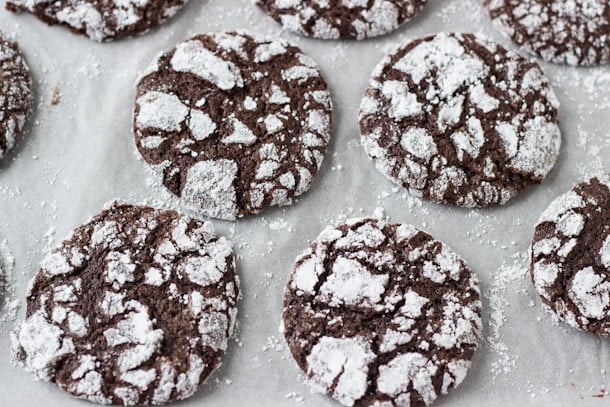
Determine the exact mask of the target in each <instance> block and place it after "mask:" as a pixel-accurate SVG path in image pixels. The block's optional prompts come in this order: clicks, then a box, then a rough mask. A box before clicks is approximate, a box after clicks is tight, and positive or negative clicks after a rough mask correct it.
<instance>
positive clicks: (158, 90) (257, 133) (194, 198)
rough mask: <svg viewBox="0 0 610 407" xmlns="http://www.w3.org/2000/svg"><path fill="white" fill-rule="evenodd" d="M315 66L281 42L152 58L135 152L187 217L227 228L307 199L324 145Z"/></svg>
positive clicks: (229, 44)
mask: <svg viewBox="0 0 610 407" xmlns="http://www.w3.org/2000/svg"><path fill="white" fill-rule="evenodd" d="M331 109H332V106H331V99H330V94H329V92H328V90H327V88H326V83H325V82H324V80H323V79H322V77H321V76H320V72H319V71H318V68H317V65H316V64H315V62H314V61H313V60H312V59H311V58H309V57H308V56H306V55H304V54H302V53H301V51H300V50H299V49H298V48H297V47H295V46H293V45H290V44H288V43H286V42H284V41H280V40H268V39H263V38H258V37H255V36H253V35H251V34H248V33H245V32H228V33H224V32H219V33H211V34H205V35H199V36H196V37H193V38H192V39H190V40H188V41H185V42H182V43H180V44H178V45H177V46H176V47H175V48H174V49H172V50H171V51H169V52H166V53H164V54H162V55H160V56H159V57H158V58H157V60H156V61H155V62H154V63H153V65H152V66H151V67H150V68H149V69H148V70H147V72H146V74H145V75H144V76H143V77H142V78H141V79H140V81H139V83H138V85H137V96H136V106H135V111H134V122H133V126H134V134H135V139H136V145H137V148H138V150H139V151H140V153H141V155H142V157H144V160H145V161H146V162H147V163H148V164H150V166H151V167H152V168H153V170H154V172H155V174H156V175H157V177H158V178H160V179H161V182H162V184H163V185H164V186H165V187H167V189H168V190H169V191H170V192H172V193H173V194H174V195H176V196H177V197H179V198H180V201H181V204H182V206H183V208H184V209H185V210H187V211H189V212H190V213H193V214H195V215H205V216H210V217H214V218H219V219H225V220H235V219H236V218H241V217H244V216H246V215H249V214H255V213H259V212H261V211H262V210H263V209H265V208H267V207H269V206H283V205H289V204H291V203H292V201H293V199H294V198H295V197H297V196H298V195H301V194H302V193H303V192H305V191H307V190H308V189H309V186H310V184H311V182H312V181H313V178H314V176H315V174H316V173H317V171H318V169H319V168H320V166H321V164H322V160H323V158H324V153H325V152H326V149H327V145H328V142H329V138H330V127H331Z"/></svg>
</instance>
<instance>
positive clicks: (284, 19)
mask: <svg viewBox="0 0 610 407" xmlns="http://www.w3.org/2000/svg"><path fill="white" fill-rule="evenodd" d="M426 2H427V0H323V1H319V0H256V4H257V5H258V6H259V7H260V8H261V9H262V10H263V11H264V12H265V13H266V14H268V15H269V16H271V17H272V18H273V19H274V20H275V21H277V22H278V23H280V24H282V26H283V27H284V28H286V29H287V30H290V31H293V32H295V33H298V34H301V35H305V36H308V37H314V38H320V39H338V38H354V39H358V40H362V39H365V38H370V37H376V36H380V35H384V34H388V33H390V32H391V31H394V30H396V29H397V28H398V27H399V26H400V25H402V24H404V23H406V22H407V21H409V20H411V19H412V18H413V17H415V15H417V14H418V13H419V12H420V11H421V10H422V9H423V8H424V6H425V5H426Z"/></svg>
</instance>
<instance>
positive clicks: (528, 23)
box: [483, 0, 610, 65]
mask: <svg viewBox="0 0 610 407" xmlns="http://www.w3.org/2000/svg"><path fill="white" fill-rule="evenodd" d="M483 4H484V6H485V7H486V8H487V10H488V11H489V15H490V16H491V19H492V20H493V22H494V23H495V24H496V25H498V26H499V27H500V29H501V30H502V31H503V32H505V33H506V34H507V35H508V36H509V37H511V38H512V40H513V41H514V42H516V43H517V44H519V45H522V46H523V47H524V48H525V49H526V50H528V51H529V52H531V53H534V54H537V55H539V56H540V57H542V59H544V60H545V61H549V62H554V63H558V64H567V65H598V64H607V63H609V62H610V2H608V1H607V0H484V1H483Z"/></svg>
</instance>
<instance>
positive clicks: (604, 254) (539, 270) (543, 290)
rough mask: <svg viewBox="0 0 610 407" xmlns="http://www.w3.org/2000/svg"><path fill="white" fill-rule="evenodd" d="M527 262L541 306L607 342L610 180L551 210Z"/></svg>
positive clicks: (587, 185)
mask: <svg viewBox="0 0 610 407" xmlns="http://www.w3.org/2000/svg"><path fill="white" fill-rule="evenodd" d="M531 259H532V260H531V269H530V271H531V276H532V280H533V282H534V286H535V287H536V290H537V291H538V294H540V298H541V299H542V303H543V304H544V305H545V306H547V307H548V308H550V310H551V311H552V312H554V313H555V314H556V315H557V316H558V317H559V318H560V319H561V320H563V321H565V322H567V323H568V324H569V325H571V326H573V327H575V328H578V329H582V330H584V331H588V332H592V333H594V334H597V335H601V336H605V337H608V338H610V176H608V175H601V176H598V177H595V178H592V179H590V180H588V181H586V182H583V183H580V184H578V185H576V186H575V187H574V188H572V190H571V191H569V192H568V193H566V194H564V195H561V196H560V197H559V198H557V199H556V200H555V201H553V202H552V203H551V204H550V205H549V207H548V208H547V209H546V210H545V211H544V213H543V214H542V216H541V217H540V220H539V221H538V224H537V225H536V229H535V232H534V238H533V241H532V247H531Z"/></svg>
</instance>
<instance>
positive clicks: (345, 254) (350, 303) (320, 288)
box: [283, 219, 481, 407]
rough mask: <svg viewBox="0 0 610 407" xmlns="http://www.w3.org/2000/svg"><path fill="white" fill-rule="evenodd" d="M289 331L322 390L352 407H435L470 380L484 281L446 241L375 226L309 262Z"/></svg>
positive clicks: (353, 231) (318, 243) (302, 267)
mask: <svg viewBox="0 0 610 407" xmlns="http://www.w3.org/2000/svg"><path fill="white" fill-rule="evenodd" d="M283 330H284V335H285V338H286V341H287V342H288V346H289V348H290V352H291V353H292V356H293V357H294V359H295V360H296V362H297V364H298V365H299V367H300V368H301V370H303V372H305V374H306V375H307V377H308V379H309V382H310V384H311V385H312V386H313V387H314V389H316V390H318V391H321V392H325V393H328V394H329V395H331V396H332V397H333V398H335V399H336V400H338V401H339V402H340V403H341V404H343V405H346V406H352V405H358V406H378V407H380V406H383V407H386V406H387V407H392V406H411V407H417V406H428V405H430V404H432V402H434V400H435V399H436V398H437V397H438V396H439V395H441V394H446V393H447V392H448V391H449V390H451V389H452V388H454V387H457V386H458V385H459V384H460V383H461V382H462V381H463V380H464V377H465V376H466V373H467V372H468V369H469V368H470V365H471V361H470V360H471V358H472V356H473V354H474V352H475V350H476V349H477V347H478V343H479V340H480V336H481V301H480V293H479V287H478V280H477V278H476V275H475V274H474V273H473V272H471V271H470V269H469V268H468V267H467V265H466V264H465V263H464V261H463V260H462V259H460V258H459V257H458V256H457V255H456V254H455V253H454V252H453V251H451V250H450V249H449V248H448V247H447V246H445V245H444V244H443V243H441V242H439V241H437V240H434V239H433V238H432V237H431V236H430V235H428V234H427V233H425V232H422V231H420V230H418V229H415V228H414V227H412V226H410V225H400V224H388V223H385V222H383V221H379V220H375V219H361V220H352V221H348V222H347V223H346V224H344V225H341V226H338V227H336V228H333V227H329V228H327V229H326V230H324V231H323V232H322V233H321V234H320V236H318V238H317V239H316V240H315V241H314V242H313V243H312V244H311V246H310V247H309V248H308V249H307V250H306V251H305V252H304V253H303V254H301V255H300V256H299V257H298V258H297V260H296V264H295V267H294V270H293V272H292V275H291V277H290V280H289V282H288V286H287V288H286V294H285V297H284V311H283Z"/></svg>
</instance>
